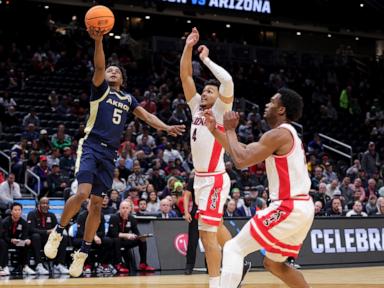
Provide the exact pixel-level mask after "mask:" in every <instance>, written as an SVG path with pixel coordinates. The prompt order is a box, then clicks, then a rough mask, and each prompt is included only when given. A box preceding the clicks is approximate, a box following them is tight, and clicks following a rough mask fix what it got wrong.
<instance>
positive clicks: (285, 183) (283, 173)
mask: <svg viewBox="0 0 384 288" xmlns="http://www.w3.org/2000/svg"><path fill="white" fill-rule="evenodd" d="M275 165H276V170H277V175H278V177H279V197H278V198H279V199H289V198H291V185H290V181H289V170H288V159H287V158H286V157H284V158H275Z"/></svg>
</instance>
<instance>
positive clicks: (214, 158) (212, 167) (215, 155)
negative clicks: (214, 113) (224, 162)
mask: <svg viewBox="0 0 384 288" xmlns="http://www.w3.org/2000/svg"><path fill="white" fill-rule="evenodd" d="M217 129H219V130H220V131H221V132H224V127H223V126H219V125H218V126H217ZM222 149H223V146H221V144H220V143H219V142H218V141H217V140H216V139H215V142H214V144H213V149H212V154H211V160H209V165H208V171H207V172H214V171H216V167H217V164H218V163H219V159H220V154H221V150H222Z"/></svg>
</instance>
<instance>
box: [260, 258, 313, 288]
mask: <svg viewBox="0 0 384 288" xmlns="http://www.w3.org/2000/svg"><path fill="white" fill-rule="evenodd" d="M270 258H274V259H275V257H271V256H270V255H267V256H266V257H265V258H264V262H263V264H264V267H265V269H266V270H268V271H269V272H271V273H272V274H273V275H275V276H276V277H278V278H279V279H280V280H281V281H283V282H284V283H285V284H287V285H288V287H292V288H309V287H310V286H309V284H308V283H307V281H305V279H304V276H303V274H302V273H301V272H300V271H299V270H297V269H294V268H293V267H291V266H290V265H288V264H286V263H285V260H286V258H287V257H282V259H281V261H274V260H272V259H270ZM275 260H278V259H275Z"/></svg>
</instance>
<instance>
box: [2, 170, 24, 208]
mask: <svg viewBox="0 0 384 288" xmlns="http://www.w3.org/2000/svg"><path fill="white" fill-rule="evenodd" d="M21 197H22V196H21V193H20V185H19V184H18V183H16V182H15V174H13V173H11V174H9V175H8V179H7V180H6V181H4V182H3V183H1V184H0V208H1V209H6V208H7V207H8V206H9V205H10V204H12V203H13V201H14V199H17V198H21Z"/></svg>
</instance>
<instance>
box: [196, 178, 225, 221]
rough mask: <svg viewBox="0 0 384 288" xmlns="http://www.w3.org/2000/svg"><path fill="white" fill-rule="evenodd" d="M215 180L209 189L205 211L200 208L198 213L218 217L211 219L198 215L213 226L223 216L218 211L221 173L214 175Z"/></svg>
mask: <svg viewBox="0 0 384 288" xmlns="http://www.w3.org/2000/svg"><path fill="white" fill-rule="evenodd" d="M213 177H215V181H214V183H213V187H212V189H211V191H209V196H208V201H207V207H205V211H202V210H200V211H199V212H200V214H201V215H204V216H208V217H214V218H218V220H213V219H204V218H203V217H200V218H201V220H202V221H203V222H204V223H207V224H209V225H213V226H219V225H220V222H221V218H222V217H223V213H219V208H220V202H221V190H222V189H223V182H224V177H223V174H219V175H215V176H213Z"/></svg>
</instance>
